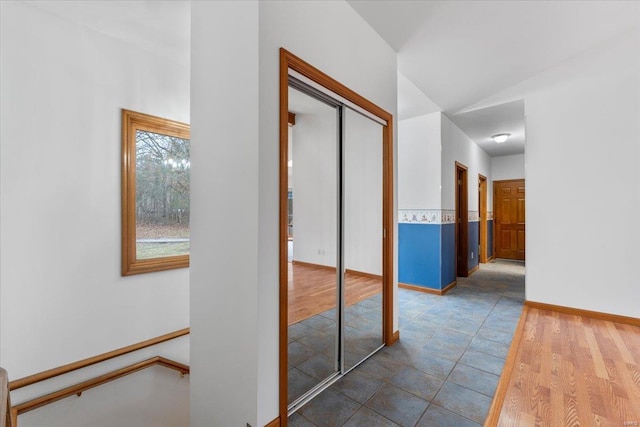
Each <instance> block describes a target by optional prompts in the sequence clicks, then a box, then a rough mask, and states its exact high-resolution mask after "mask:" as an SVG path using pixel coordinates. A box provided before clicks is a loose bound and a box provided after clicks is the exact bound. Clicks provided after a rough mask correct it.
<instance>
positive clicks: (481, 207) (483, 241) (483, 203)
mask: <svg viewBox="0 0 640 427" xmlns="http://www.w3.org/2000/svg"><path fill="white" fill-rule="evenodd" d="M478 215H479V216H480V236H479V239H478V244H479V246H480V251H479V253H478V261H479V262H482V263H486V262H487V177H486V176H484V175H482V174H478Z"/></svg>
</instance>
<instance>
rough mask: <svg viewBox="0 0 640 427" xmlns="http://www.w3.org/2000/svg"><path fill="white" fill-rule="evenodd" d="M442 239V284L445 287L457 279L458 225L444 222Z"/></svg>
mask: <svg viewBox="0 0 640 427" xmlns="http://www.w3.org/2000/svg"><path fill="white" fill-rule="evenodd" d="M441 239H442V248H441V251H442V262H441V269H442V274H441V277H440V286H441V288H444V287H445V286H447V285H448V284H449V283H452V282H454V281H455V280H456V225H455V224H442V226H441Z"/></svg>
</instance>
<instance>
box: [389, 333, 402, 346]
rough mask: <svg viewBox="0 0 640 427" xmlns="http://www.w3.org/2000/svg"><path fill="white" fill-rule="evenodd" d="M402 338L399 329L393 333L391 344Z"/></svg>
mask: <svg viewBox="0 0 640 427" xmlns="http://www.w3.org/2000/svg"><path fill="white" fill-rule="evenodd" d="M399 339H400V330H397V331H395V332H394V333H393V336H392V337H391V344H390V345H393V344H394V343H396V342H397V341H398V340H399Z"/></svg>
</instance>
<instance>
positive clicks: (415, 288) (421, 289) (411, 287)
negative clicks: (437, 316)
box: [398, 282, 442, 295]
mask: <svg viewBox="0 0 640 427" xmlns="http://www.w3.org/2000/svg"><path fill="white" fill-rule="evenodd" d="M398 287H399V288H402V289H409V290H410V291H418V292H424V293H425V294H433V295H442V291H441V290H440V289H433V288H427V287H425V286H418V285H410V284H408V283H400V282H398Z"/></svg>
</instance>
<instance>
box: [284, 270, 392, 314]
mask: <svg viewBox="0 0 640 427" xmlns="http://www.w3.org/2000/svg"><path fill="white" fill-rule="evenodd" d="M379 292H382V279H380V278H374V277H368V276H364V275H360V274H357V273H350V272H347V274H346V275H345V303H346V305H347V307H348V306H350V305H353V304H355V303H357V302H359V301H362V300H363V299H365V298H369V297H371V296H373V295H375V294H377V293H379ZM335 306H336V270H335V268H332V267H320V266H318V267H315V266H310V265H306V264H297V263H293V264H292V263H289V310H288V313H289V325H292V324H294V323H297V322H300V321H302V320H304V319H307V318H309V317H311V316H315V315H316V314H320V313H322V312H324V311H327V310H330V309H332V308H334V307H335Z"/></svg>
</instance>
